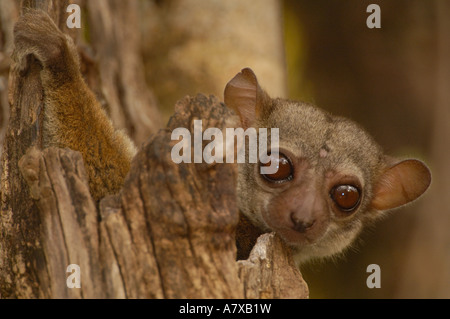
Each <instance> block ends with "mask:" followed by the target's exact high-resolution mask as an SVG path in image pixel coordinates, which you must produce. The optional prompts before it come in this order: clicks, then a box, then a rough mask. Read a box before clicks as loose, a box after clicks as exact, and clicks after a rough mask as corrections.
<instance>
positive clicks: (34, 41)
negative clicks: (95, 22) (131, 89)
mask: <svg viewBox="0 0 450 319" xmlns="http://www.w3.org/2000/svg"><path fill="white" fill-rule="evenodd" d="M14 36H15V52H14V58H15V60H16V61H17V62H18V63H19V65H20V67H21V68H22V69H24V70H26V68H27V65H26V61H27V56H28V55H33V56H34V57H35V58H36V59H37V60H38V61H39V62H40V63H41V65H42V71H41V80H42V86H43V88H44V94H45V110H44V124H43V134H44V138H43V143H44V147H48V146H57V147H68V148H71V149H73V150H76V151H79V152H80V153H81V154H82V156H83V159H84V161H85V164H86V165H85V166H86V170H87V173H88V176H89V187H90V190H91V193H92V196H93V198H94V199H95V200H99V199H101V198H102V197H104V196H105V195H107V194H112V193H115V192H117V191H119V190H120V188H121V186H122V184H123V180H124V178H125V175H126V174H127V173H128V171H129V168H130V162H131V159H132V157H133V156H134V154H135V152H136V151H135V148H134V145H133V143H132V142H131V141H130V140H129V138H128V137H127V136H126V135H125V134H123V133H122V132H120V131H116V130H115V129H114V127H113V125H112V123H111V121H110V119H109V118H108V116H107V115H106V113H105V112H104V110H103V109H102V107H101V105H100V103H99V102H98V101H97V100H96V98H95V96H94V94H93V93H92V91H91V90H90V89H89V88H88V87H87V85H86V84H85V82H84V80H83V78H82V75H81V73H80V69H79V61H78V55H77V52H76V48H75V45H74V43H73V41H72V40H71V38H70V37H68V36H65V35H64V34H63V33H62V32H61V31H60V30H59V29H58V27H57V26H56V25H55V24H54V23H53V21H52V20H51V18H50V17H49V16H48V15H47V14H46V13H44V12H42V11H38V10H33V11H30V12H29V13H27V14H26V15H24V16H22V17H21V18H20V20H19V21H18V23H17V24H16V26H15V28H14Z"/></svg>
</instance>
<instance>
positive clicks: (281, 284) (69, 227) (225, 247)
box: [20, 95, 308, 298]
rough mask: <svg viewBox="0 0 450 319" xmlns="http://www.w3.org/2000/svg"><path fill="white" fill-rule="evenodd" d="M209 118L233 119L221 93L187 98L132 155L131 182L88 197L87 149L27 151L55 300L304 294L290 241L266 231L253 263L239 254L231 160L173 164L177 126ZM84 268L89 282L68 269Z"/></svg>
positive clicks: (44, 282) (25, 169)
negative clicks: (72, 284) (71, 282)
mask: <svg viewBox="0 0 450 319" xmlns="http://www.w3.org/2000/svg"><path fill="white" fill-rule="evenodd" d="M195 119H202V121H203V129H206V128H208V127H217V128H224V127H229V126H231V125H233V123H234V120H235V117H233V114H232V113H231V111H230V110H228V109H227V108H226V107H225V106H224V105H223V104H222V103H220V102H219V100H217V99H216V98H214V97H209V98H208V97H205V96H202V95H198V96H197V97H195V98H185V99H183V100H182V101H180V102H179V103H178V105H177V107H176V113H175V115H174V116H173V117H172V118H171V121H170V122H169V125H168V127H167V128H166V129H165V130H161V131H160V132H159V133H158V134H157V135H155V136H154V137H153V138H152V139H151V140H150V141H148V143H147V144H145V145H144V147H143V148H142V150H141V151H140V152H139V153H138V154H137V156H136V157H135V159H134V160H133V164H132V169H131V171H130V174H129V176H128V177H127V179H126V181H125V185H124V188H123V190H122V191H121V192H120V193H119V194H117V195H115V196H109V197H107V198H105V199H103V200H102V201H101V202H100V209H99V211H100V215H101V218H98V217H99V216H98V214H99V213H98V211H97V208H96V206H95V203H94V202H93V200H92V198H91V197H90V194H89V190H88V184H87V181H86V173H85V171H84V167H83V164H82V158H81V155H80V154H79V153H77V152H73V151H71V150H62V149H56V148H50V149H46V150H44V151H42V152H41V151H39V150H37V149H36V148H31V149H30V150H28V152H27V154H26V155H25V156H24V157H23V158H22V160H21V161H20V167H21V171H22V173H23V175H24V177H25V179H26V181H27V182H28V185H29V187H30V190H31V191H30V194H31V196H32V197H33V198H34V199H35V200H36V201H37V206H38V207H39V216H40V220H41V225H40V229H41V232H40V234H41V236H40V238H39V240H40V242H41V246H42V250H43V254H44V256H45V261H46V265H45V267H43V269H41V271H40V272H38V274H37V281H38V282H39V287H38V289H39V290H43V291H42V292H41V291H39V293H40V294H41V295H46V296H49V297H52V298H105V297H107V298H244V297H245V298H306V297H307V296H308V290H307V286H306V284H305V283H304V281H303V279H302V277H301V274H300V273H299V271H298V269H296V267H295V265H294V263H293V261H292V257H291V255H290V251H289V249H288V248H287V247H286V246H285V244H284V243H283V242H282V241H281V240H280V239H279V238H278V237H276V236H273V235H263V236H262V237H261V238H260V239H259V241H258V244H257V245H256V247H255V248H254V249H253V251H252V254H251V256H250V258H249V260H248V261H239V262H236V246H235V232H236V227H237V223H238V221H239V218H238V211H237V207H236V202H235V177H236V167H235V165H233V164H226V163H224V164H220V163H216V164H211V165H208V164H194V163H181V164H175V163H174V162H173V161H172V159H171V148H172V146H173V144H174V142H173V141H171V132H172V131H173V130H174V129H175V128H177V127H186V128H188V129H190V130H191V133H193V131H192V129H193V121H194V120H195ZM70 264H78V265H79V266H80V267H81V289H69V288H67V286H66V282H65V280H66V278H67V275H68V274H66V273H65V271H66V268H67V266H68V265H70Z"/></svg>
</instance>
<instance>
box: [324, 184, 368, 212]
mask: <svg viewBox="0 0 450 319" xmlns="http://www.w3.org/2000/svg"><path fill="white" fill-rule="evenodd" d="M330 196H331V198H332V199H333V201H334V202H335V204H336V206H337V207H338V208H339V209H340V210H342V211H344V212H351V211H353V210H354V209H355V208H356V207H357V206H358V204H359V201H360V198H361V196H360V194H359V190H358V188H356V187H355V186H353V185H338V186H335V187H334V188H333V189H332V190H331V192H330Z"/></svg>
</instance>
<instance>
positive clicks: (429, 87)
mask: <svg viewBox="0 0 450 319" xmlns="http://www.w3.org/2000/svg"><path fill="white" fill-rule="evenodd" d="M52 2H58V3H59V2H64V3H68V2H74V3H77V4H79V5H80V6H81V8H82V28H81V29H80V30H69V32H72V36H73V37H74V39H75V40H76V41H77V43H78V44H79V47H80V54H81V59H82V69H83V72H84V75H85V77H86V80H87V82H88V83H89V84H90V85H91V87H92V89H93V90H94V91H95V92H96V94H97V95H98V97H99V99H100V100H101V101H102V103H103V104H104V106H105V109H106V110H107V111H108V112H109V114H110V115H111V118H112V119H113V122H114V124H115V125H116V126H117V127H119V128H123V129H125V130H127V131H128V133H129V134H130V135H131V136H132V138H133V139H134V140H135V141H136V142H137V143H138V144H139V143H142V142H143V141H145V140H146V139H147V138H148V136H149V134H151V133H152V132H154V130H155V129H157V128H158V127H162V126H163V125H164V124H165V122H166V121H167V119H168V117H169V116H170V115H171V114H172V113H173V108H174V105H175V103H176V102H177V100H179V99H180V98H182V97H183V96H185V95H195V94H197V93H204V94H214V95H217V96H218V97H219V98H220V99H223V89H224V87H225V85H226V83H227V82H228V81H229V80H230V79H231V78H232V77H233V76H234V75H235V74H236V73H237V72H239V71H240V70H241V69H242V68H244V67H251V68H252V69H253V70H254V71H255V73H256V74H257V76H258V78H259V81H260V83H261V85H262V86H263V88H265V89H266V90H267V91H268V93H269V94H270V95H272V96H282V97H287V98H291V99H297V100H304V101H308V102H313V103H315V104H316V105H318V106H319V107H321V108H323V109H325V110H328V111H330V112H332V113H334V114H337V115H342V116H346V117H349V118H351V119H353V120H355V121H357V122H359V123H360V124H361V125H362V126H364V127H365V128H366V129H367V130H368V131H369V132H370V133H371V134H372V135H373V136H374V137H375V139H376V140H377V141H378V142H379V143H380V144H381V145H382V146H383V148H384V149H385V150H386V152H387V153H388V154H390V155H394V156H398V157H416V158H419V159H422V160H424V161H425V162H426V163H427V164H428V165H429V166H430V168H431V170H432V174H433V183H432V186H431V188H430V190H429V191H428V192H427V193H426V194H425V196H423V197H422V198H421V199H420V200H418V201H417V202H416V203H414V204H413V205H410V206H407V207H405V208H402V209H399V210H396V211H394V212H392V213H391V214H390V216H389V217H388V218H386V219H385V220H383V221H381V222H379V223H378V224H377V225H376V226H375V227H373V228H371V229H369V230H367V231H365V232H364V233H363V234H362V236H361V238H360V239H359V240H358V242H357V243H356V245H355V247H354V248H353V249H351V250H349V251H348V252H347V253H346V254H345V256H344V257H343V258H340V259H338V260H334V261H324V262H321V263H317V264H312V265H308V266H307V267H305V268H303V269H302V273H303V275H304V277H305V279H306V281H307V282H308V284H309V288H310V294H311V298H450V169H449V165H450V19H449V18H448V17H449V16H450V1H447V0H429V1H423V0H396V1H388V0H384V1H381V0H373V1H365V0H351V1H339V0H315V1H311V0H258V1H250V0H247V1H244V0H210V1H204V0H132V1H119V0H96V1H83V0H80V1H65V0H64V1H63V0H61V1H50V3H52ZM19 3H20V1H14V0H2V1H0V31H1V32H0V107H1V110H0V133H2V132H4V130H5V127H6V125H7V121H8V110H9V106H8V98H7V94H8V93H7V91H8V90H7V88H8V73H9V66H10V64H11V60H10V59H9V54H10V53H11V50H12V27H13V24H14V22H15V20H16V19H17V16H18V14H19V8H18V5H19ZM372 3H375V4H378V5H379V6H380V9H381V28H379V29H369V28H368V27H367V25H366V19H367V17H368V16H369V15H370V13H367V12H366V9H367V6H368V5H369V4H372ZM62 7H64V6H62ZM60 25H64V23H63V22H62V23H60ZM117 61H119V63H118V62H117ZM92 65H96V66H97V67H92ZM93 79H100V80H101V81H94V80H93ZM95 83H100V85H96V84H95ZM143 92H145V96H143V94H144V93H143ZM155 110H156V111H155ZM155 112H156V113H159V114H160V116H161V119H162V120H160V121H159V122H158V123H156V120H155V122H149V121H145V120H143V119H146V116H148V118H149V119H155V118H156V117H157V116H156V115H154V114H155ZM149 123H150V124H149ZM370 264H378V265H379V266H380V267H381V288H380V289H369V288H367V286H366V279H367V277H368V276H369V273H367V272H366V268H367V266H368V265H370Z"/></svg>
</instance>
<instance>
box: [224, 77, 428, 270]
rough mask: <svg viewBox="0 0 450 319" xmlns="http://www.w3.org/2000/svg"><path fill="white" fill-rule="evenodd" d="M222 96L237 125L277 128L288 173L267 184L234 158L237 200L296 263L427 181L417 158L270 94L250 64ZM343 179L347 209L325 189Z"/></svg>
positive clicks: (329, 251)
mask: <svg viewBox="0 0 450 319" xmlns="http://www.w3.org/2000/svg"><path fill="white" fill-rule="evenodd" d="M225 102H226V103H227V106H229V107H231V108H233V109H234V110H235V111H236V112H237V113H238V115H239V116H240V118H241V123H242V125H243V126H244V127H255V128H279V130H280V131H279V135H280V141H279V144H280V153H283V154H284V155H286V156H287V157H288V158H289V159H290V161H291V163H292V166H293V168H294V171H293V172H294V173H293V178H292V180H289V181H283V182H282V183H273V182H270V181H267V179H265V178H264V177H263V176H262V175H261V174H260V170H259V168H260V167H259V164H251V163H245V164H242V165H240V166H239V174H238V190H237V194H238V206H239V208H240V210H241V213H242V214H243V215H244V216H245V219H248V220H250V221H251V222H252V223H253V225H255V226H256V227H258V228H259V229H262V230H264V231H276V232H278V233H279V234H280V235H281V237H283V238H284V239H285V241H286V242H287V243H288V244H290V245H291V246H292V248H293V250H294V252H295V256H296V259H297V261H298V262H299V263H301V262H303V261H306V260H309V259H312V258H320V257H327V256H333V255H335V254H339V253H340V252H342V251H343V250H344V249H345V248H346V247H348V246H349V245H350V244H351V243H352V242H353V241H354V239H355V238H356V236H357V235H358V234H359V233H360V231H361V230H362V229H363V227H364V226H365V225H368V224H369V223H371V222H372V221H374V220H376V219H378V218H379V217H381V216H382V215H383V212H384V211H385V210H387V209H391V208H395V207H399V206H402V205H404V204H406V203H408V202H411V201H413V200H415V199H416V198H418V197H419V196H420V195H421V194H422V193H423V192H425V190H426V189H427V188H428V186H429V184H430V181H431V175H430V172H429V170H428V168H427V167H426V166H425V164H423V163H422V162H420V161H417V160H405V161H400V160H395V161H394V162H393V161H392V159H390V158H389V157H387V156H386V155H384V153H383V151H382V149H381V147H380V146H379V145H378V144H377V143H376V142H375V141H374V140H373V139H372V137H371V136H370V135H369V134H368V133H366V132H365V131H364V130H363V129H362V128H361V127H360V126H359V125H357V124H356V123H354V122H352V121H350V120H348V119H345V118H342V117H337V116H333V115H331V114H329V113H327V112H325V111H323V110H321V109H319V108H317V107H315V106H313V105H309V104H306V103H302V102H296V101H289V100H285V99H271V98H270V97H269V96H268V95H267V94H266V93H265V92H264V91H263V90H262V89H261V88H260V87H259V84H258V81H257V80H256V76H255V75H254V73H253V72H252V71H251V70H250V69H244V70H242V72H241V73H239V74H237V75H236V77H234V78H233V79H232V80H231V81H230V82H229V83H228V85H227V87H226V89H225ZM247 152H248V145H247ZM348 184H350V185H355V186H357V187H358V188H359V189H360V202H359V205H358V206H357V208H356V209H354V210H353V211H351V212H343V211H341V210H340V209H339V208H338V207H337V206H336V204H335V202H334V201H333V199H332V198H331V191H332V190H333V188H334V187H336V186H338V185H348ZM293 217H294V219H293ZM294 220H300V221H301V224H297V225H296V224H295V222H294ZM299 225H300V226H299ZM304 225H307V226H308V227H306V226H304ZM247 229H250V228H249V227H248V226H247ZM251 233H252V232H250V231H249V232H248V234H251ZM248 234H246V232H245V231H241V232H238V242H245V241H248V238H247V237H248V236H249V235H248ZM241 235H242V236H243V237H244V238H241V237H240V236H241ZM241 246H243V244H242V245H241ZM242 249H243V251H245V252H247V251H248V249H244V248H242ZM243 255H244V256H245V255H246V254H245V253H243ZM244 258H245V257H244Z"/></svg>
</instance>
